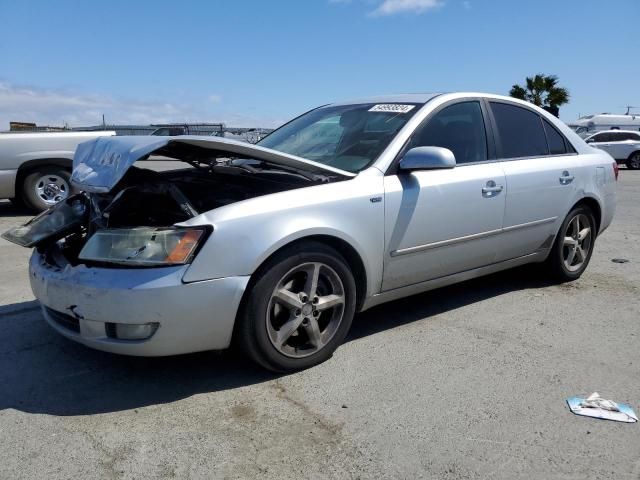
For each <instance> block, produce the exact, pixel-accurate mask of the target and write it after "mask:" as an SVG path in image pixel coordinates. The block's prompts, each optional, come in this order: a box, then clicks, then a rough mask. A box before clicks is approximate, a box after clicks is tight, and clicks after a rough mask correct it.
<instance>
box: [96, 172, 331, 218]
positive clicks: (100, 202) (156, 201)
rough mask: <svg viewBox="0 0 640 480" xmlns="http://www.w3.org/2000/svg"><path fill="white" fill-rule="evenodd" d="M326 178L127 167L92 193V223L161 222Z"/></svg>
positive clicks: (281, 173)
mask: <svg viewBox="0 0 640 480" xmlns="http://www.w3.org/2000/svg"><path fill="white" fill-rule="evenodd" d="M323 181H328V179H326V178H320V177H318V178H311V177H309V178H307V177H305V176H302V175H298V174H295V173H288V172H274V171H271V170H265V171H258V170H256V169H255V168H254V167H248V166H243V167H239V166H232V165H227V166H212V167H206V168H203V167H194V168H186V169H184V170H173V171H168V172H155V171H152V170H147V169H143V168H139V167H132V168H131V169H129V171H128V172H127V173H126V174H125V176H124V177H123V179H122V180H121V181H120V182H119V183H118V185H116V187H115V188H114V189H113V190H112V191H110V192H108V193H104V194H100V193H92V194H90V196H89V198H90V199H91V210H92V212H91V213H92V214H91V223H92V224H93V225H92V226H93V227H94V228H118V227H133V226H136V227H137V226H167V225H172V224H174V223H178V222H183V221H185V220H188V219H189V218H192V217H194V216H196V215H198V214H200V213H204V212H207V211H209V210H213V209H215V208H219V207H222V206H225V205H229V204H231V203H236V202H240V201H242V200H248V199H250V198H254V197H259V196H262V195H268V194H270V193H276V192H282V191H285V190H291V189H294V188H300V187H305V186H309V185H310V184H312V183H316V182H317V183H322V182H323Z"/></svg>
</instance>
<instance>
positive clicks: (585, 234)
mask: <svg viewBox="0 0 640 480" xmlns="http://www.w3.org/2000/svg"><path fill="white" fill-rule="evenodd" d="M591 240H592V231H591V223H590V222H589V218H588V217H587V216H586V215H585V214H583V213H579V214H577V215H576V216H575V217H573V218H572V219H571V220H570V221H569V222H568V223H567V228H566V230H565V232H564V241H563V248H562V261H563V262H564V266H565V268H566V269H567V270H568V271H570V272H576V271H578V270H580V269H581V268H582V266H583V265H584V263H585V262H586V260H587V258H589V252H590V250H591V244H592V241H591Z"/></svg>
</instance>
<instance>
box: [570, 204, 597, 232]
mask: <svg viewBox="0 0 640 480" xmlns="http://www.w3.org/2000/svg"><path fill="white" fill-rule="evenodd" d="M582 205H584V206H586V207H589V210H591V211H592V212H593V216H594V218H595V221H596V231H597V232H598V233H600V226H601V225H602V206H601V205H600V202H599V201H598V200H597V199H596V198H594V197H584V198H581V199H580V200H578V201H577V202H576V203H575V204H574V205H573V206H572V207H571V208H570V209H569V212H570V211H571V210H573V209H574V208H576V207H579V206H582Z"/></svg>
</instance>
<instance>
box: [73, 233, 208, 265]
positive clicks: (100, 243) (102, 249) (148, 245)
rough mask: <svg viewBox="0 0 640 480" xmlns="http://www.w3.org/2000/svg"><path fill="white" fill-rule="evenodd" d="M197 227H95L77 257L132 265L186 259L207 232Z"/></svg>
mask: <svg viewBox="0 0 640 480" xmlns="http://www.w3.org/2000/svg"><path fill="white" fill-rule="evenodd" d="M208 230H209V229H207V228H206V227H198V228H179V227H177V228H150V227H144V228H126V229H125V228H117V229H104V230H98V231H97V232H96V233H94V234H93V235H92V236H91V238H90V239H89V240H88V241H87V243H86V244H85V246H84V247H83V249H82V250H81V251H80V255H79V258H80V259H81V260H89V261H93V262H105V263H118V264H123V265H132V266H149V267H151V266H158V265H182V264H185V263H189V262H190V261H191V259H192V258H193V255H194V254H195V252H196V249H197V248H198V245H199V244H200V243H201V242H202V241H203V240H204V239H205V237H206V236H207V233H208Z"/></svg>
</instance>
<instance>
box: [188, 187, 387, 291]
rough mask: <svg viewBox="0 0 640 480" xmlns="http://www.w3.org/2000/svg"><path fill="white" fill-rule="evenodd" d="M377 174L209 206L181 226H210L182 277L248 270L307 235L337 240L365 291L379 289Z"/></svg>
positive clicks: (194, 278)
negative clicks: (357, 267)
mask: <svg viewBox="0 0 640 480" xmlns="http://www.w3.org/2000/svg"><path fill="white" fill-rule="evenodd" d="M382 192H383V185H382V176H366V177H365V178H362V177H360V176H359V177H357V178H355V179H353V180H346V181H342V182H336V183H331V184H325V185H317V186H313V187H307V188H302V189H297V190H290V191H287V192H281V193H276V194H272V195H266V196H263V197H257V198H254V199H251V200H246V201H243V202H239V203H236V204H232V205H228V206H226V207H222V208H219V209H217V210H212V211H211V212H208V213H205V214H203V215H200V216H198V217H195V218H193V219H191V220H190V221H189V222H186V223H185V225H202V224H210V225H213V229H214V230H213V233H212V235H211V236H210V237H209V239H208V240H207V242H206V243H205V245H204V246H203V247H202V249H201V251H200V252H199V253H198V255H197V256H196V258H195V259H194V261H193V263H192V265H191V266H190V268H189V269H188V271H187V272H186V274H185V276H184V279H183V280H184V281H185V282H193V281H200V280H208V279H213V278H222V277H227V276H237V275H240V276H243V275H251V274H253V272H255V271H256V269H257V268H258V267H259V266H260V265H261V264H262V263H263V262H264V261H265V260H266V259H267V258H269V256H271V255H272V254H273V253H275V252H276V251H278V250H279V249H281V248H282V247H284V246H286V245H288V244H290V243H292V242H294V241H297V240H301V239H304V238H307V237H311V236H316V235H327V236H331V237H334V238H337V239H339V240H342V241H344V242H346V243H348V244H349V245H351V246H352V247H353V249H354V250H355V251H356V252H357V253H358V255H360V258H361V259H362V263H363V265H364V267H365V271H366V274H367V285H368V287H367V290H368V291H367V295H369V294H372V293H374V292H376V291H378V290H379V288H380V282H381V279H382V259H383V250H384V202H383V201H380V202H375V203H374V202H372V201H371V200H370V199H371V198H372V197H374V196H376V197H382V196H383V193H382Z"/></svg>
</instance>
